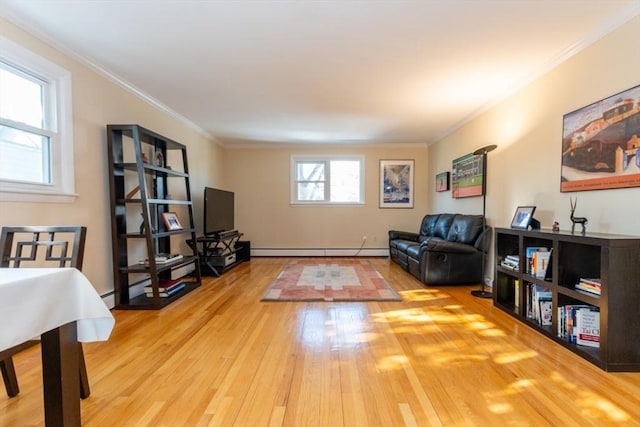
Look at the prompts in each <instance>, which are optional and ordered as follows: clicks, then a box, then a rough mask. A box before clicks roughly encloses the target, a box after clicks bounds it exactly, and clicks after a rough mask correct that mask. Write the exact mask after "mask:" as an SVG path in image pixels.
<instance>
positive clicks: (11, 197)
mask: <svg viewBox="0 0 640 427" xmlns="http://www.w3.org/2000/svg"><path fill="white" fill-rule="evenodd" d="M77 197H78V194H76V193H54V192H46V191H41V192H38V191H8V190H0V201H2V202H26V203H73V202H75V201H76V199H77Z"/></svg>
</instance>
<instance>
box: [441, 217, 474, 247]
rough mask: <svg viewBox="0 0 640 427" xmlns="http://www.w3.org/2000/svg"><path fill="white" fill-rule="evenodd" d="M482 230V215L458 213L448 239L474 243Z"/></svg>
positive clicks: (450, 228) (469, 243)
mask: <svg viewBox="0 0 640 427" xmlns="http://www.w3.org/2000/svg"><path fill="white" fill-rule="evenodd" d="M481 232H482V215H456V216H455V218H454V219H453V222H452V223H451V227H449V233H448V234H447V241H449V242H457V243H466V244H468V245H473V244H474V243H475V242H476V239H477V238H478V236H480V233H481Z"/></svg>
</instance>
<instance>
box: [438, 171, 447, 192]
mask: <svg viewBox="0 0 640 427" xmlns="http://www.w3.org/2000/svg"><path fill="white" fill-rule="evenodd" d="M436 191H449V172H441V173H439V174H437V175H436Z"/></svg>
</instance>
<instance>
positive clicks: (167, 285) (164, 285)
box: [144, 279, 184, 292]
mask: <svg viewBox="0 0 640 427" xmlns="http://www.w3.org/2000/svg"><path fill="white" fill-rule="evenodd" d="M181 284H184V281H183V280H182V279H170V280H168V279H160V280H158V290H160V291H162V292H168V291H170V290H172V289H173V288H175V287H177V286H179V285H181ZM144 290H145V292H152V291H153V285H152V284H148V285H145V287H144Z"/></svg>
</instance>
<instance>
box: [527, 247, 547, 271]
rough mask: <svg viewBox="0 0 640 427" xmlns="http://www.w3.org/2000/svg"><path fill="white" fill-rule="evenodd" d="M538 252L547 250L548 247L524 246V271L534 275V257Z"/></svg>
mask: <svg viewBox="0 0 640 427" xmlns="http://www.w3.org/2000/svg"><path fill="white" fill-rule="evenodd" d="M538 252H549V248H545V247H540V246H530V247H527V248H525V250H524V253H525V261H526V264H525V270H524V271H525V273H527V274H530V275H532V276H535V266H534V257H537V255H536V254H537V253H538Z"/></svg>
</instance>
